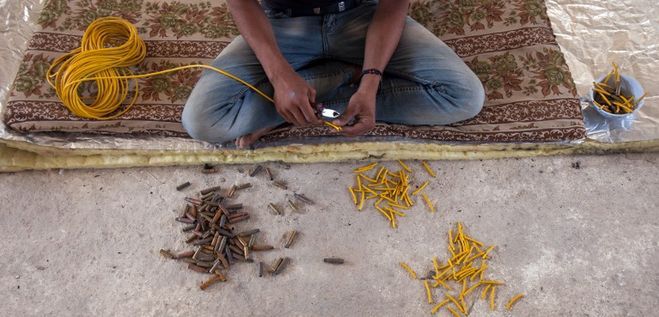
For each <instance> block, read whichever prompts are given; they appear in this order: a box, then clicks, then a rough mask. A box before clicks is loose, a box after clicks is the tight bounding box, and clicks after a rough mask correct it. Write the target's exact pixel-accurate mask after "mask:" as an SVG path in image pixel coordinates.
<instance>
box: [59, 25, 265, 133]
mask: <svg viewBox="0 0 659 317" xmlns="http://www.w3.org/2000/svg"><path fill="white" fill-rule="evenodd" d="M145 57H146V45H145V44H144V41H143V40H142V39H141V38H140V36H139V34H138V31H137V28H136V27H135V26H134V25H133V24H131V23H130V22H129V21H127V20H125V19H122V18H119V17H104V18H99V19H97V20H95V21H93V22H92V23H91V24H90V25H89V26H88V27H87V29H86V30H85V33H84V34H83V36H82V41H81V44H80V47H79V48H76V49H74V50H73V51H71V52H69V53H67V54H65V55H63V56H60V57H59V58H57V59H55V60H54V61H53V63H52V64H51V66H50V68H49V69H48V73H47V75H46V77H47V78H46V79H47V80H48V83H49V84H50V85H51V86H52V87H53V88H54V89H55V92H56V94H57V96H58V97H59V98H60V100H61V101H62V103H63V104H64V106H65V107H66V108H67V109H69V110H70V111H71V112H72V113H73V114H75V115H76V116H79V117H82V118H86V119H97V120H108V119H115V118H117V117H119V116H121V115H122V114H124V113H126V111H128V110H129V109H130V108H131V107H132V106H133V105H134V104H135V101H136V100H137V96H138V93H139V85H138V81H137V79H140V78H146V77H151V76H156V75H162V74H166V73H171V72H175V71H179V70H183V69H189V68H205V69H210V70H213V71H216V72H218V73H220V74H222V75H224V76H227V77H229V78H231V79H233V80H236V81H238V82H240V83H241V84H243V85H245V86H247V87H249V88H250V89H252V90H254V91H255V92H256V93H258V94H259V95H261V96H262V97H263V98H265V99H267V100H269V101H270V102H274V101H273V99H272V98H271V97H270V96H268V95H266V94H265V93H264V92H262V91H260V90H259V89H257V88H256V87H254V86H253V85H251V84H249V83H247V82H245V81H244V80H242V79H240V78H238V77H236V76H234V75H232V74H231V73H228V72H226V71H224V70H222V69H219V68H216V67H213V66H209V65H204V64H195V65H186V66H180V67H176V68H172V69H167V70H163V71H159V72H153V73H147V74H134V73H133V72H132V71H131V70H130V67H133V66H135V65H138V64H139V63H141V62H142V61H143V60H144V58H145ZM130 80H134V87H133V89H134V92H133V93H132V98H131V101H130V102H129V103H128V104H127V105H126V106H125V107H123V109H122V103H124V101H125V100H126V99H127V98H129V95H131V87H130ZM90 81H93V82H94V83H95V86H96V87H95V88H96V93H95V97H92V98H91V99H94V100H93V101H92V102H86V101H85V99H88V98H85V97H83V96H81V95H80V90H81V86H82V85H83V83H85V82H90ZM88 100H89V99H88Z"/></svg>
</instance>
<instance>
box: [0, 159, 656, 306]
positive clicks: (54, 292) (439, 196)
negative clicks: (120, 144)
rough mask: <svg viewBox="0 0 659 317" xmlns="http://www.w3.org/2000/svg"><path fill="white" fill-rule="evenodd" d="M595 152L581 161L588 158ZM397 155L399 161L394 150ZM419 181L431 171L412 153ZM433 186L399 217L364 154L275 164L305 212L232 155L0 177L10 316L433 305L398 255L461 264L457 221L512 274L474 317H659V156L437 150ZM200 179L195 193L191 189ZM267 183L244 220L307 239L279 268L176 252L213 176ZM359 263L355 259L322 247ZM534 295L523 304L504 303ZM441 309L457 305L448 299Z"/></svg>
mask: <svg viewBox="0 0 659 317" xmlns="http://www.w3.org/2000/svg"><path fill="white" fill-rule="evenodd" d="M576 162H579V163H580V164H579V166H578V167H579V168H576V167H577V166H576V165H574V166H573V164H574V163H576ZM385 164H386V165H388V166H390V167H394V168H397V165H396V164H394V163H392V162H388V163H385ZM410 164H411V165H412V166H413V168H414V169H415V170H416V179H418V180H423V179H425V178H427V176H426V175H425V174H424V172H423V171H422V170H421V168H420V167H419V164H418V163H414V162H411V163H410ZM432 165H433V166H434V167H435V168H436V169H437V170H438V174H439V175H438V177H437V178H436V179H435V180H433V182H432V183H431V185H430V186H429V191H428V192H429V193H430V196H431V197H432V198H434V199H436V200H437V205H438V206H439V209H440V212H437V213H435V214H430V213H428V212H427V211H425V210H424V209H423V208H418V209H416V211H412V212H410V214H409V216H408V217H406V218H402V219H401V220H400V223H399V224H400V227H399V228H398V229H397V230H392V229H391V228H389V227H388V226H387V223H386V221H384V220H383V218H382V217H381V216H380V214H378V213H377V212H376V211H374V210H373V209H372V207H371V208H368V210H366V211H363V212H361V213H359V212H357V211H355V208H354V207H353V206H352V203H351V202H350V198H349V196H348V192H347V190H346V186H348V185H349V184H350V183H351V182H352V173H351V170H352V168H354V167H355V166H357V164H355V163H348V164H314V165H294V166H292V167H290V169H286V168H285V166H283V165H281V164H271V165H269V166H271V167H272V168H273V170H274V171H275V174H276V177H277V178H279V179H282V180H286V181H287V182H288V183H289V184H290V185H291V188H292V189H293V190H296V191H299V192H303V193H305V194H306V195H307V196H309V197H310V198H313V199H314V200H316V205H314V206H310V207H305V208H304V211H303V212H300V213H292V212H291V211H290V210H287V211H286V215H284V216H273V215H271V214H270V213H269V212H268V211H267V208H266V205H267V203H268V202H278V203H282V202H284V201H285V200H284V199H285V197H286V196H287V195H290V194H291V192H290V191H288V192H285V191H282V190H281V189H279V188H276V187H273V186H270V185H268V182H267V181H266V180H265V178H264V177H263V175H261V176H258V177H256V178H250V177H249V176H247V175H245V174H244V173H241V172H240V171H239V169H247V168H249V166H227V167H222V168H221V173H219V174H215V175H201V174H200V173H199V170H198V169H197V168H146V169H125V170H95V171H68V170H67V171H49V172H25V173H16V174H2V175H0V204H1V206H2V213H1V214H0V249H1V250H2V259H1V260H0V298H2V305H0V315H1V316H321V315H322V316H374V315H378V316H426V315H428V314H429V310H430V307H431V306H430V305H428V304H427V302H426V300H425V295H424V290H423V286H422V284H421V283H420V282H419V281H412V280H410V278H409V277H408V275H407V274H406V273H405V272H404V271H403V270H402V269H401V268H400V267H399V266H398V262H400V261H406V262H407V263H409V264H410V265H411V266H412V267H413V268H415V269H416V270H417V271H419V272H421V271H427V270H429V269H430V268H431V267H432V265H431V262H430V260H431V258H432V256H439V258H440V259H446V252H447V250H446V242H445V235H446V232H447V230H448V229H449V228H450V227H451V226H453V225H454V223H455V222H457V221H461V222H463V223H464V224H465V226H466V227H467V231H468V232H469V233H471V234H472V235H473V236H474V237H476V238H479V239H480V240H481V241H484V242H486V243H490V244H495V245H497V246H498V248H497V249H496V252H495V253H494V257H493V259H492V260H491V261H490V270H489V273H488V275H489V276H490V277H493V278H497V279H501V280H505V281H506V283H507V284H506V286H504V287H502V288H501V289H500V290H499V300H498V302H499V307H500V309H499V312H496V313H491V312H490V311H489V310H488V309H487V307H486V304H485V303H484V302H482V301H478V302H476V304H475V305H474V306H473V309H472V313H471V316H656V307H659V273H657V272H658V271H657V267H659V252H658V247H659V244H658V243H659V155H657V154H638V155H612V156H581V157H549V158H535V159H508V160H493V161H447V162H433V163H432ZM188 180H190V181H191V182H193V186H192V187H191V188H189V189H187V190H185V191H184V192H183V193H181V192H177V191H176V190H175V189H174V187H175V186H176V185H178V184H179V183H182V182H185V181H188ZM245 181H251V182H252V183H253V184H254V187H253V188H251V189H248V190H246V191H245V192H242V193H240V194H239V196H238V198H237V201H240V202H243V203H244V204H245V205H246V208H247V210H249V211H250V212H251V214H252V218H251V220H250V221H249V222H248V223H242V224H240V226H239V227H240V228H252V227H257V228H260V229H261V231H262V234H261V235H260V236H259V238H260V239H261V241H263V242H267V243H270V244H274V245H276V246H278V247H279V246H280V244H279V240H280V236H281V235H282V234H283V233H284V232H285V231H287V230H290V229H297V230H299V231H300V232H301V235H300V237H299V239H298V241H297V242H296V244H295V245H294V246H293V247H292V248H290V249H281V248H278V249H277V250H274V251H271V252H267V253H259V254H256V253H255V255H254V256H255V258H256V259H258V260H264V261H266V262H267V263H269V262H270V261H272V260H273V259H275V258H276V257H277V256H282V255H285V256H288V257H290V258H291V264H290V266H289V267H288V269H287V270H286V271H284V272H283V273H282V274H280V275H278V276H274V277H272V276H267V277H264V278H258V277H257V276H256V268H255V266H254V265H253V264H239V265H236V266H233V267H232V269H231V270H230V272H229V273H228V278H229V280H230V281H229V282H227V283H224V284H220V285H215V286H213V287H211V288H210V289H209V290H207V291H200V290H199V287H198V285H199V282H200V281H202V280H203V277H204V275H203V274H200V273H195V272H192V271H189V270H187V269H186V268H185V266H184V265H183V264H182V263H177V262H175V261H172V260H166V259H164V258H162V257H161V256H160V255H159V254H158V250H159V249H160V248H163V247H164V248H173V249H177V250H180V249H183V248H184V247H185V244H184V240H185V238H184V235H183V234H182V233H181V231H180V228H181V227H182V226H181V224H179V223H176V222H175V221H174V218H175V216H176V215H177V214H178V213H179V212H180V209H181V207H182V206H183V201H182V199H183V197H184V196H185V195H190V194H192V193H193V192H194V191H197V190H199V189H201V188H204V187H206V186H210V185H224V186H227V187H228V186H230V185H231V184H234V183H241V182H245ZM327 256H338V257H343V258H345V259H346V261H347V263H346V264H345V265H343V266H332V265H328V264H324V263H322V260H321V259H322V258H323V257H327ZM518 292H524V293H526V294H527V297H526V298H524V299H523V300H522V301H521V302H519V304H518V305H517V306H516V307H515V309H514V310H513V311H512V312H510V313H508V312H503V309H502V308H501V306H503V302H504V301H505V300H507V299H508V298H509V297H510V296H511V295H513V294H515V293H518ZM439 315H440V316H448V314H447V313H446V311H443V312H442V313H441V314H439Z"/></svg>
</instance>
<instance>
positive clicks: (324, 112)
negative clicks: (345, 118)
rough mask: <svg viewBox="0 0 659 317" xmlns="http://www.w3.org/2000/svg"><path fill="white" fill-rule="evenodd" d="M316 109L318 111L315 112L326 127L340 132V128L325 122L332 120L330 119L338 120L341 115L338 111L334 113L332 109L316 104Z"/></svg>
mask: <svg viewBox="0 0 659 317" xmlns="http://www.w3.org/2000/svg"><path fill="white" fill-rule="evenodd" d="M316 109H317V111H318V112H317V113H318V115H319V116H320V118H321V119H323V123H324V124H325V125H326V126H328V127H330V128H332V129H334V130H336V131H341V127H340V126H337V125H335V124H333V123H331V122H329V121H327V120H332V119H336V118H338V117H339V116H340V115H341V114H340V113H339V112H338V111H336V110H334V109H329V108H325V107H324V106H323V105H322V104H318V106H316Z"/></svg>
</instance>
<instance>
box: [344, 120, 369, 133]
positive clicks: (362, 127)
mask: <svg viewBox="0 0 659 317" xmlns="http://www.w3.org/2000/svg"><path fill="white" fill-rule="evenodd" d="M373 128H374V127H373V125H372V124H369V123H366V122H362V121H360V122H357V124H355V125H353V126H346V127H343V130H342V131H341V133H342V134H344V135H347V136H358V135H362V134H365V133H366V132H369V131H371V130H372V129H373Z"/></svg>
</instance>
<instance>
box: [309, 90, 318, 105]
mask: <svg viewBox="0 0 659 317" xmlns="http://www.w3.org/2000/svg"><path fill="white" fill-rule="evenodd" d="M309 102H310V103H312V104H313V103H316V89H313V88H311V87H309Z"/></svg>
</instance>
